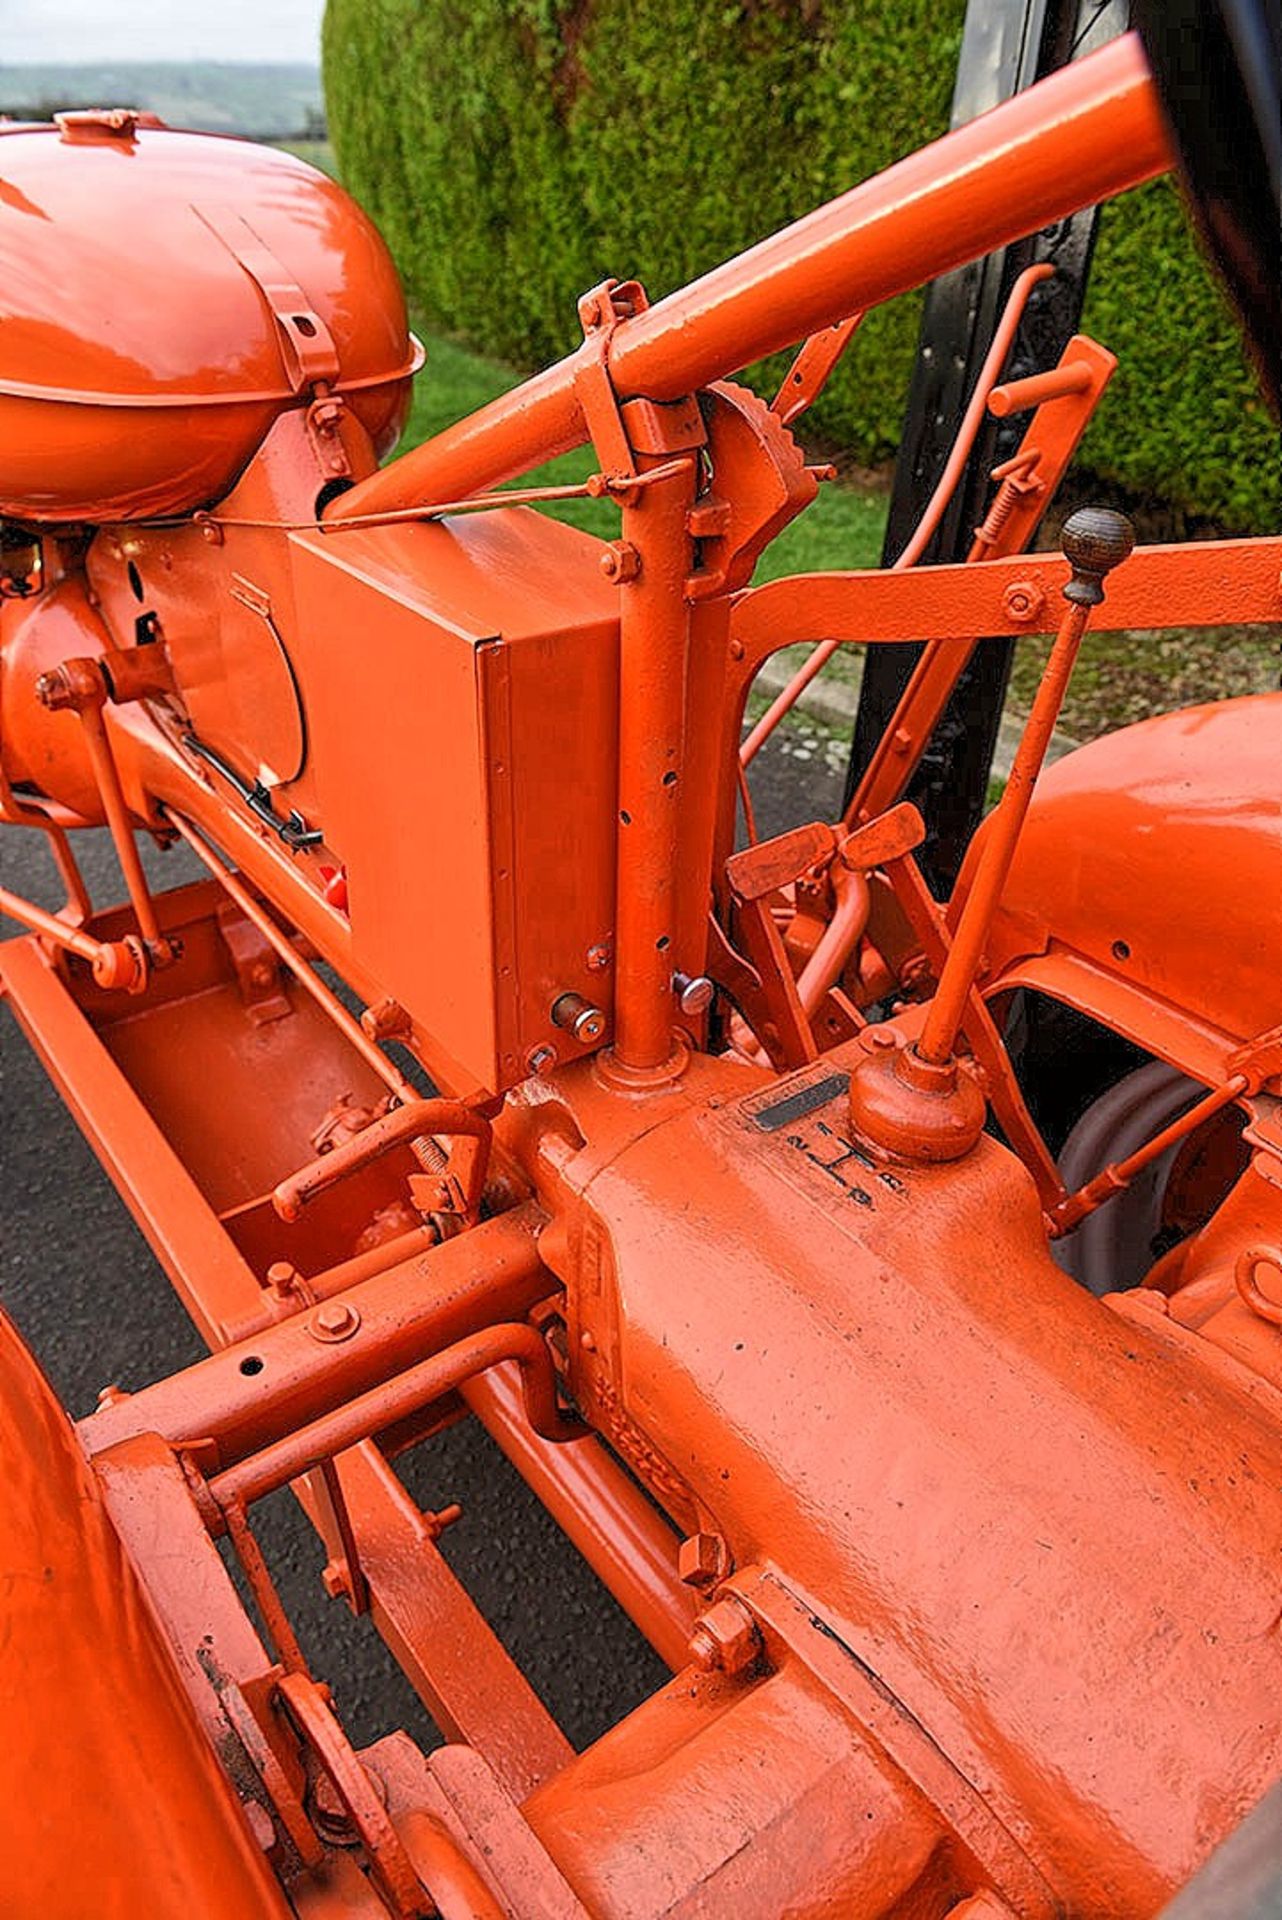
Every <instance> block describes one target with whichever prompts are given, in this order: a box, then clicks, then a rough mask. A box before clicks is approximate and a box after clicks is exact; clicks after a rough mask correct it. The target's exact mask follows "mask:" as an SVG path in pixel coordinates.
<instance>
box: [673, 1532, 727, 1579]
mask: <svg viewBox="0 0 1282 1920" xmlns="http://www.w3.org/2000/svg"><path fill="white" fill-rule="evenodd" d="M729 1571H730V1549H729V1548H728V1547H727V1545H726V1543H725V1541H724V1540H723V1539H722V1538H721V1536H720V1534H718V1533H692V1534H691V1535H690V1537H689V1539H688V1540H683V1541H682V1542H681V1547H680V1550H679V1552H678V1554H677V1574H678V1576H679V1578H680V1579H681V1580H683V1581H684V1583H685V1584H686V1586H687V1587H714V1586H715V1585H716V1584H717V1582H718V1580H724V1579H725V1577H726V1575H727V1574H728V1573H729Z"/></svg>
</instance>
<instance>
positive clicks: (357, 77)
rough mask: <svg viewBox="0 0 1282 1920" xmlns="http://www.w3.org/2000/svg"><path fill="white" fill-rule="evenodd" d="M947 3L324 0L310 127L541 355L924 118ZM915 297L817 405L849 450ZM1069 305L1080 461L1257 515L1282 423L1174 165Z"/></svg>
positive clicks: (947, 83)
mask: <svg viewBox="0 0 1282 1920" xmlns="http://www.w3.org/2000/svg"><path fill="white" fill-rule="evenodd" d="M962 11H963V5H962V0H739V3H738V4H734V3H733V0H721V3H720V4H718V0H328V7H327V10H326V16H325V32H324V66H325V90H326V97H327V101H328V107H329V121H330V127H331V130H332V135H333V140H334V144H335V149H336V152H337V157H338V163H339V168H340V171H341V174H342V177H343V179H344V180H345V181H346V182H347V184H348V186H349V187H350V188H351V189H352V191H353V192H354V193H355V194H356V195H357V197H358V198H359V199H360V200H361V201H362V202H363V203H364V204H365V205H366V206H367V207H368V208H369V210H370V211H371V213H372V214H373V215H374V217H375V218H376V219H377V220H378V222H379V224H380V225H381V227H382V228H383V231H384V233H385V234H386V235H387V237H388V240H389V241H390V243H391V246H392V249H393V251H394V252H395V254H396V256H397V259H398V261H399V263H400V266H401V269H402V272H403V274H404V276H405V280H406V283H407V286H408V288H409V291H410V295H411V299H412V300H413V302H414V303H415V305H416V306H417V307H418V309H419V310H420V311H421V312H422V313H423V314H424V315H425V317H426V318H427V320H428V322H429V324H431V325H433V326H435V327H438V328H439V329H441V330H442V331H445V332H448V333H451V334H454V335H457V336H460V337H462V338H465V339H467V340H468V341H470V342H472V343H473V344H475V345H476V346H478V347H482V348H484V349H486V350H487V351H489V352H491V353H493V354H496V355H498V356H500V357H501V358H503V359H505V360H508V361H510V362H512V363H513V364H515V365H517V366H529V367H533V366H536V365H539V364H542V363H543V362H545V361H546V360H548V359H550V358H552V357H554V356H556V355H558V354H560V353H563V352H565V351H566V350H567V349H568V348H569V347H570V346H572V345H573V343H574V340H575V338H576V332H577V328H576V320H575V300H576V297H577V295H578V294H579V293H580V292H582V291H583V290H584V289H585V288H587V287H589V286H592V285H594V284H595V283H596V282H597V281H599V280H601V279H603V278H604V277H605V276H606V275H607V274H615V275H617V276H618V277H619V278H621V279H622V278H628V277H631V276H633V275H635V276H637V277H638V278H640V279H642V280H643V281H644V283H645V285H646V287H647V288H648V290H649V292H650V295H651V297H652V298H657V297H658V296H659V295H661V294H663V293H666V292H668V291H669V290H670V289H671V288H673V287H675V286H679V285H680V284H681V283H682V282H683V281H686V280H688V279H690V278H691V277H692V276H694V275H695V274H698V273H701V272H703V271H704V270H705V269H707V268H708V267H710V266H713V265H715V264H716V262H718V261H720V260H723V259H725V258H727V257H728V256H729V255H731V254H733V253H736V252H738V251H739V250H741V249H742V248H743V247H745V246H748V245H750V244H751V243H752V242H753V241H754V240H757V239H760V238H761V236H762V235H763V234H765V233H768V232H771V231H772V230H773V229H775V228H777V227H779V226H782V225H783V224H784V223H785V222H787V221H789V220H791V219H794V218H796V217H797V216H798V215H799V214H802V213H805V212H807V211H808V210H809V209H810V208H811V207H814V206H817V205H818V204H819V203H820V202H821V201H823V200H826V199H829V198H831V197H832V196H833V195H834V194H836V193H839V192H841V191H842V190H843V189H844V188H846V187H848V186H850V185H852V184H853V183H854V182H856V181H858V180H860V179H862V178H864V177H865V176H866V175H868V174H870V173H874V172H876V171H877V170H878V169H879V168H881V167H884V166H887V165H889V164H890V162H891V161H893V160H895V159H897V158H899V157H900V156H901V155H902V154H904V153H906V152H908V151H910V150H911V149H912V148H914V147H916V146H919V145H921V144H922V142H923V141H924V140H926V139H928V138H930V137H931V136H932V135H934V134H936V133H939V132H941V131H942V130H943V129H944V127H945V126H946V124H947V118H948V101H949V96H950V93H951V87H952V78H953V70H954V66H955V63H956V59H957V50H958V45H959V42H960V36H961V19H962ZM917 316H918V303H917V299H916V297H913V298H909V299H904V300H899V301H896V302H894V303H892V304H891V305H890V306H888V307H885V308H883V309H881V310H880V311H879V312H877V313H876V314H874V315H872V316H871V317H870V319H869V320H868V321H867V322H866V323H865V326H864V328H863V330H862V332H861V335H860V337H859V340H858V342H857V343H856V346H855V347H854V348H853V349H852V351H851V352H850V354H849V355H848V356H847V360H846V363H845V364H844V365H843V366H842V367H841V368H840V369H839V371H838V373H837V375H836V376H835V377H834V379H833V380H832V382H831V384H830V385H829V387H828V389H827V391H826V392H825V394H824V396H823V399H822V401H821V403H820V405H819V406H818V407H816V409H815V414H814V424H815V427H816V429H817V430H818V431H819V432H820V434H821V435H822V436H823V437H824V438H825V439H826V440H828V441H830V442H832V443H835V444H837V445H839V446H841V447H843V448H845V449H847V450H848V452H849V454H850V455H851V456H852V457H853V458H854V459H855V460H858V461H862V462H867V463H875V462H879V461H882V460H885V459H887V458H888V457H889V456H890V455H892V454H893V452H894V450H895V447H896V445H897V443H898V440H899V435H900V427H901V421H902V416H903V407H904V398H905V393H906V387H907V380H908V373H909V369H910V366H911V362H912V353H913V342H914V340H915V337H916V327H917ZM1084 324H1085V326H1086V328H1087V329H1088V330H1089V331H1091V332H1093V333H1095V334H1096V335H1097V337H1099V338H1100V339H1102V340H1103V341H1104V342H1105V343H1106V344H1107V345H1109V346H1110V347H1112V348H1113V350H1114V351H1115V352H1117V353H1118V354H1119V356H1120V358H1121V361H1122V367H1121V369H1120V371H1119V373H1118V375H1117V376H1116V377H1115V380H1114V383H1113V388H1112V390H1111V391H1110V394H1109V395H1108V396H1107V398H1106V400H1105V402H1104V404H1103V406H1102V407H1101V409H1100V413H1099V416H1098V418H1097V420H1096V422H1095V424H1094V425H1093V427H1092V429H1091V433H1090V437H1089V439H1088V441H1087V443H1086V446H1085V449H1084V452H1083V456H1082V458H1083V464H1085V465H1088V466H1089V467H1090V468H1091V469H1092V470H1093V471H1094V472H1096V473H1097V474H1099V475H1101V476H1103V477H1105V478H1107V479H1111V480H1114V481H1116V482H1118V483H1119V484H1121V485H1123V486H1125V487H1127V488H1129V489H1132V490H1134V491H1136V492H1143V493H1149V494H1153V495H1155V496H1157V497H1159V498H1161V499H1164V500H1167V501H1170V502H1171V503H1172V504H1173V505H1175V506H1176V507H1178V508H1182V509H1186V510H1189V511H1192V512H1195V513H1200V514H1205V515H1209V516H1211V517H1212V518H1214V519H1216V520H1219V521H1221V522H1223V523H1224V524H1225V525H1227V526H1229V527H1232V528H1236V529H1241V530H1246V531H1256V530H1264V529H1272V527H1273V526H1274V525H1275V524H1276V523H1277V521H1278V518H1279V509H1280V508H1282V481H1280V478H1279V461H1278V451H1277V436H1276V432H1275V430H1274V428H1273V426H1272V424H1271V423H1270V421H1269V418H1268V416H1267V414H1266V412H1265V409H1264V407H1263V403H1262V402H1261V401H1260V400H1259V398H1258V395H1257V393H1256V389H1255V387H1254V384H1253V382H1252V380H1251V377H1250V374H1249V373H1248V371H1247V369H1246V367H1245V365H1244V362H1243V355H1242V351H1241V347H1240V345H1239V342H1238V338H1237V334H1236V331H1235V329H1234V326H1233V323H1232V321H1231V319H1230V318H1229V316H1228V314H1227V312H1226V311H1225V308H1224V306H1223V303H1222V302H1221V300H1220V297H1219V295H1218V293H1217V292H1216V290H1215V289H1214V288H1213V286H1212V285H1211V284H1210V282H1209V281H1208V278H1207V275H1206V273H1205V270H1204V269H1203V267H1202V266H1201V264H1200V262H1199V259H1198V256H1197V254H1196V251H1195V249H1194V247H1193V244H1192V242H1191V240H1190V238H1189V237H1188V234H1187V232H1186V230H1185V227H1184V222H1183V218H1182V215H1181V212H1180V209H1179V205H1178V201H1177V199H1176V196H1175V193H1174V190H1173V189H1172V188H1171V186H1170V185H1169V183H1165V182H1163V183H1158V184H1157V185H1155V186H1153V187H1150V188H1148V189H1145V190H1144V191H1143V192H1141V193H1139V194H1133V195H1130V196H1128V197H1127V199H1126V200H1125V202H1123V203H1119V204H1118V205H1117V206H1116V207H1113V208H1110V209H1109V210H1108V211H1107V212H1106V214H1105V217H1104V221H1103V224H1102V232H1101V238H1100V245H1099V251H1098V255H1097V263H1096V270H1095V275H1094V278H1093V282H1092V287H1091V292H1090V297H1089V305H1088V310H1087V314H1086V319H1085V322H1084ZM428 377H429V378H430V373H429V375H428ZM765 377H766V378H767V379H768V378H770V377H773V369H771V370H769V371H768V373H767V374H766V376H765Z"/></svg>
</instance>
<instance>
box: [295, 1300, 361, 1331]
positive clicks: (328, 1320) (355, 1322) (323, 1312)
mask: <svg viewBox="0 0 1282 1920" xmlns="http://www.w3.org/2000/svg"><path fill="white" fill-rule="evenodd" d="M360 1324H361V1316H360V1314H359V1312H358V1311H357V1309H356V1308H355V1307H354V1306H353V1305H352V1304H351V1302H350V1301H348V1300H326V1301H325V1302H324V1304H323V1305H321V1306H319V1307H317V1309H316V1311H315V1312H314V1313H313V1314H312V1316H311V1318H310V1319H309V1320H308V1322H307V1331H308V1332H309V1333H310V1334H311V1335H312V1337H313V1339H316V1340H350V1338H351V1336H352V1335H353V1334H354V1333H355V1331H356V1329H357V1327H359V1326H360Z"/></svg>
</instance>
